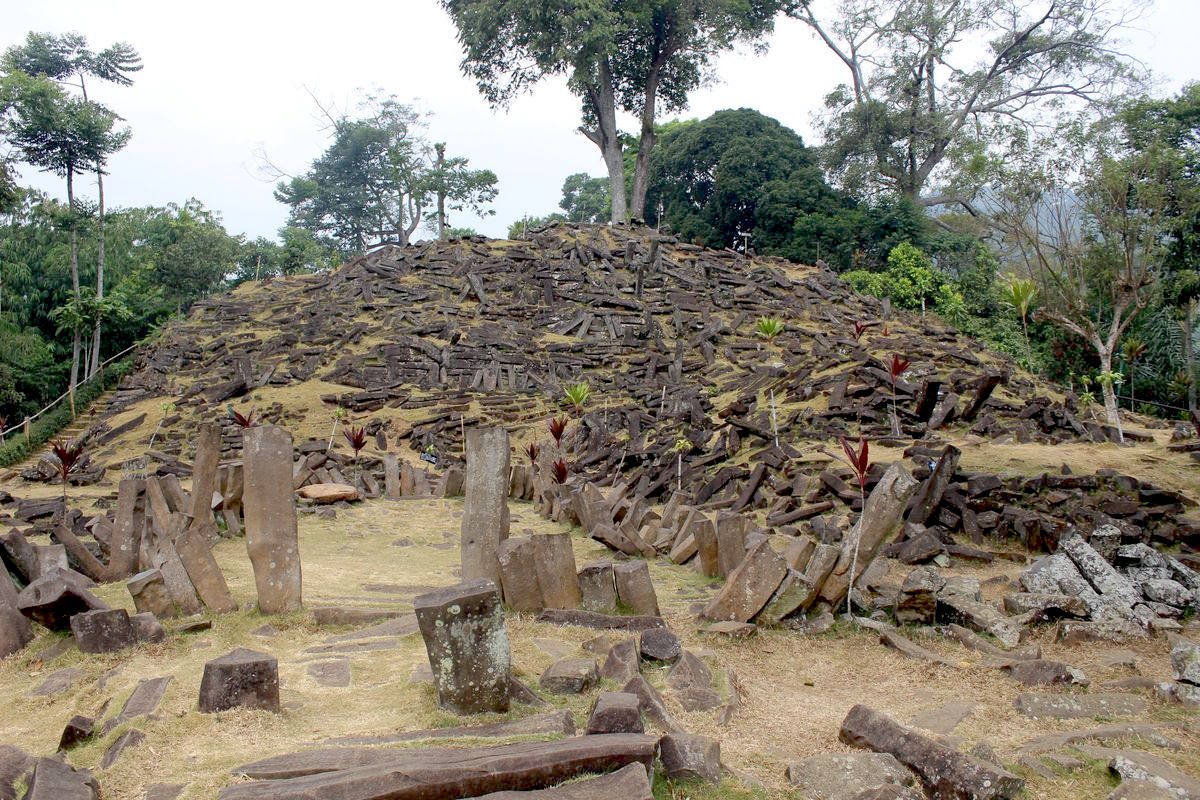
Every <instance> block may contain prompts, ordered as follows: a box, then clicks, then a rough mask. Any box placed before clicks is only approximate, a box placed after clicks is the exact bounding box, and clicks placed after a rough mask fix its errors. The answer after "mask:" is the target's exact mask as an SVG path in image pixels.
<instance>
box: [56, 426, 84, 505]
mask: <svg viewBox="0 0 1200 800" xmlns="http://www.w3.org/2000/svg"><path fill="white" fill-rule="evenodd" d="M50 451H51V452H52V453H53V454H54V461H55V465H54V466H55V469H56V470H57V472H58V476H59V477H60V478H62V487H63V489H62V499H63V518H64V519H65V518H66V513H67V483H68V482H69V480H70V478H71V473H73V472H74V471H75V470H76V469H78V467H79V465H80V463H81V462H82V461H83V443H82V442H64V441H62V440H61V439H55V440H54V441H52V442H50Z"/></svg>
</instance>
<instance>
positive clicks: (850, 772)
mask: <svg viewBox="0 0 1200 800" xmlns="http://www.w3.org/2000/svg"><path fill="white" fill-rule="evenodd" d="M927 730H928V729H927ZM787 777H788V781H789V782H790V783H791V784H792V785H793V786H796V787H798V788H799V790H800V792H801V794H802V795H803V796H804V797H807V798H811V800H856V799H857V798H858V797H859V796H860V795H861V793H862V792H866V791H870V790H873V789H877V788H879V787H881V786H889V785H891V786H912V785H913V783H914V782H915V780H914V778H913V774H912V773H911V772H909V771H908V770H907V769H905V768H904V765H903V764H901V763H900V762H899V761H897V760H896V757H895V756H893V755H891V754H890V753H820V754H818V755H815V756H809V757H808V758H803V759H800V760H799V761H793V762H792V763H790V764H788V768H787Z"/></svg>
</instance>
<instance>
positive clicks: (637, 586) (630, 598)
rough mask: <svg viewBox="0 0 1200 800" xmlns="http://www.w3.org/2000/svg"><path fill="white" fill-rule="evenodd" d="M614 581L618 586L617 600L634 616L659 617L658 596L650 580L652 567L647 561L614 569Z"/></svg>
mask: <svg viewBox="0 0 1200 800" xmlns="http://www.w3.org/2000/svg"><path fill="white" fill-rule="evenodd" d="M613 579H614V580H615V582H616V585H617V600H618V601H619V602H620V603H621V605H623V606H625V607H626V608H628V609H629V610H630V611H632V612H633V613H634V614H639V615H642V616H651V617H656V616H658V595H657V594H656V593H655V591H654V583H653V581H651V580H650V567H649V565H647V564H646V562H645V561H642V560H641V559H636V560H633V561H626V562H624V563H622V564H617V565H615V566H614V567H613Z"/></svg>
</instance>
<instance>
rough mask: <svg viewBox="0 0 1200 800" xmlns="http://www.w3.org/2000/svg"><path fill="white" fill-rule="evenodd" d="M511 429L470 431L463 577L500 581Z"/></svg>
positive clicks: (506, 517)
mask: <svg viewBox="0 0 1200 800" xmlns="http://www.w3.org/2000/svg"><path fill="white" fill-rule="evenodd" d="M508 461H509V458H508V431H506V430H505V429H503V428H473V429H471V430H469V431H467V474H466V508H465V509H464V510H463V521H462V578H463V580H464V581H472V580H476V579H479V578H485V579H487V580H490V581H492V582H493V583H495V584H496V585H497V586H499V585H500V562H499V561H498V560H497V557H496V548H497V546H499V544H500V542H502V541H504V540H505V539H507V538H508V478H509V475H508Z"/></svg>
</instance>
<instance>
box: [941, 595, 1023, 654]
mask: <svg viewBox="0 0 1200 800" xmlns="http://www.w3.org/2000/svg"><path fill="white" fill-rule="evenodd" d="M937 619H938V621H939V622H943V623H945V622H955V623H959V624H961V625H965V626H966V627H968V628H970V629H972V630H975V631H979V632H980V633H990V634H991V635H992V636H995V637H996V639H997V640H998V641H999V642H1000V643H1001V644H1002V645H1004V646H1005V647H1008V648H1012V647H1016V646H1017V645H1019V644H1020V643H1021V629H1020V628H1019V627H1018V626H1017V625H1016V623H1015V622H1014V621H1013V620H1011V619H1009V618H1008V617H1006V616H1004V615H1003V614H1001V613H1000V612H999V611H997V610H996V609H995V608H992V607H991V606H989V605H986V604H984V603H979V602H976V601H974V600H972V599H970V598H969V597H968V596H967V595H965V594H954V593H952V594H947V593H946V591H945V589H943V590H942V593H941V594H939V595H938V600H937Z"/></svg>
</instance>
